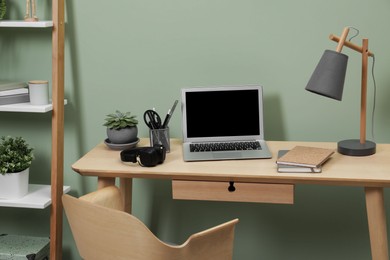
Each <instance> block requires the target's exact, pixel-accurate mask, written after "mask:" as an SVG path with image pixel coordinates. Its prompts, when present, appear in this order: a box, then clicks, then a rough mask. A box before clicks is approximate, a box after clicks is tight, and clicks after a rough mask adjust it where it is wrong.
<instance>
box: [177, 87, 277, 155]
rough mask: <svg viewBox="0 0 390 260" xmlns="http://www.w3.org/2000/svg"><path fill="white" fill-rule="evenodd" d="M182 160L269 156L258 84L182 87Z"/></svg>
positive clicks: (261, 97)
mask: <svg viewBox="0 0 390 260" xmlns="http://www.w3.org/2000/svg"><path fill="white" fill-rule="evenodd" d="M181 102H182V104H181V105H182V129H183V157H184V158H183V159H184V161H205V160H239V159H261V158H271V157H272V155H271V153H270V151H269V148H268V146H267V143H266V141H265V140H264V123H263V88H262V86H259V85H242V86H217V87H196V88H183V89H182V90H181Z"/></svg>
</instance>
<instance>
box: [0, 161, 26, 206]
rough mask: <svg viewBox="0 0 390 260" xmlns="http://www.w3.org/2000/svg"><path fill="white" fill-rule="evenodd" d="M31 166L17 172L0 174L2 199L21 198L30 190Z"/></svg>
mask: <svg viewBox="0 0 390 260" xmlns="http://www.w3.org/2000/svg"><path fill="white" fill-rule="evenodd" d="M29 172H30V171H29V168H27V169H25V170H24V171H21V172H17V173H6V174H4V175H3V174H0V199H19V198H21V197H23V196H24V195H26V194H27V192H28V177H29Z"/></svg>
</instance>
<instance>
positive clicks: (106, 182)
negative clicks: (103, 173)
mask: <svg viewBox="0 0 390 260" xmlns="http://www.w3.org/2000/svg"><path fill="white" fill-rule="evenodd" d="M112 185H115V178H108V177H98V186H97V188H98V189H101V188H104V187H107V186H112Z"/></svg>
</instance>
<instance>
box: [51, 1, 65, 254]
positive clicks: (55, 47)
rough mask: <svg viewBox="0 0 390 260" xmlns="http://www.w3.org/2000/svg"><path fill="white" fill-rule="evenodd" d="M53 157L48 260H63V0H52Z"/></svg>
mask: <svg viewBox="0 0 390 260" xmlns="http://www.w3.org/2000/svg"><path fill="white" fill-rule="evenodd" d="M52 19H53V32H52V102H53V111H52V159H51V198H52V207H51V213H50V259H54V260H61V259H62V221H63V209H62V202H61V197H62V194H63V182H64V180H63V177H64V38H65V21H64V0H53V1H52Z"/></svg>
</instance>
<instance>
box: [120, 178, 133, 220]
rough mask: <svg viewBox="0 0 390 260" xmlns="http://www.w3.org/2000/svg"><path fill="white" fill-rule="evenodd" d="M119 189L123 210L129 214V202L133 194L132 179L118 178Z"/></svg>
mask: <svg viewBox="0 0 390 260" xmlns="http://www.w3.org/2000/svg"><path fill="white" fill-rule="evenodd" d="M119 188H120V190H121V193H122V199H123V204H124V205H123V206H124V210H125V212H127V213H130V214H131V202H132V193H133V179H131V178H120V185H119Z"/></svg>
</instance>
